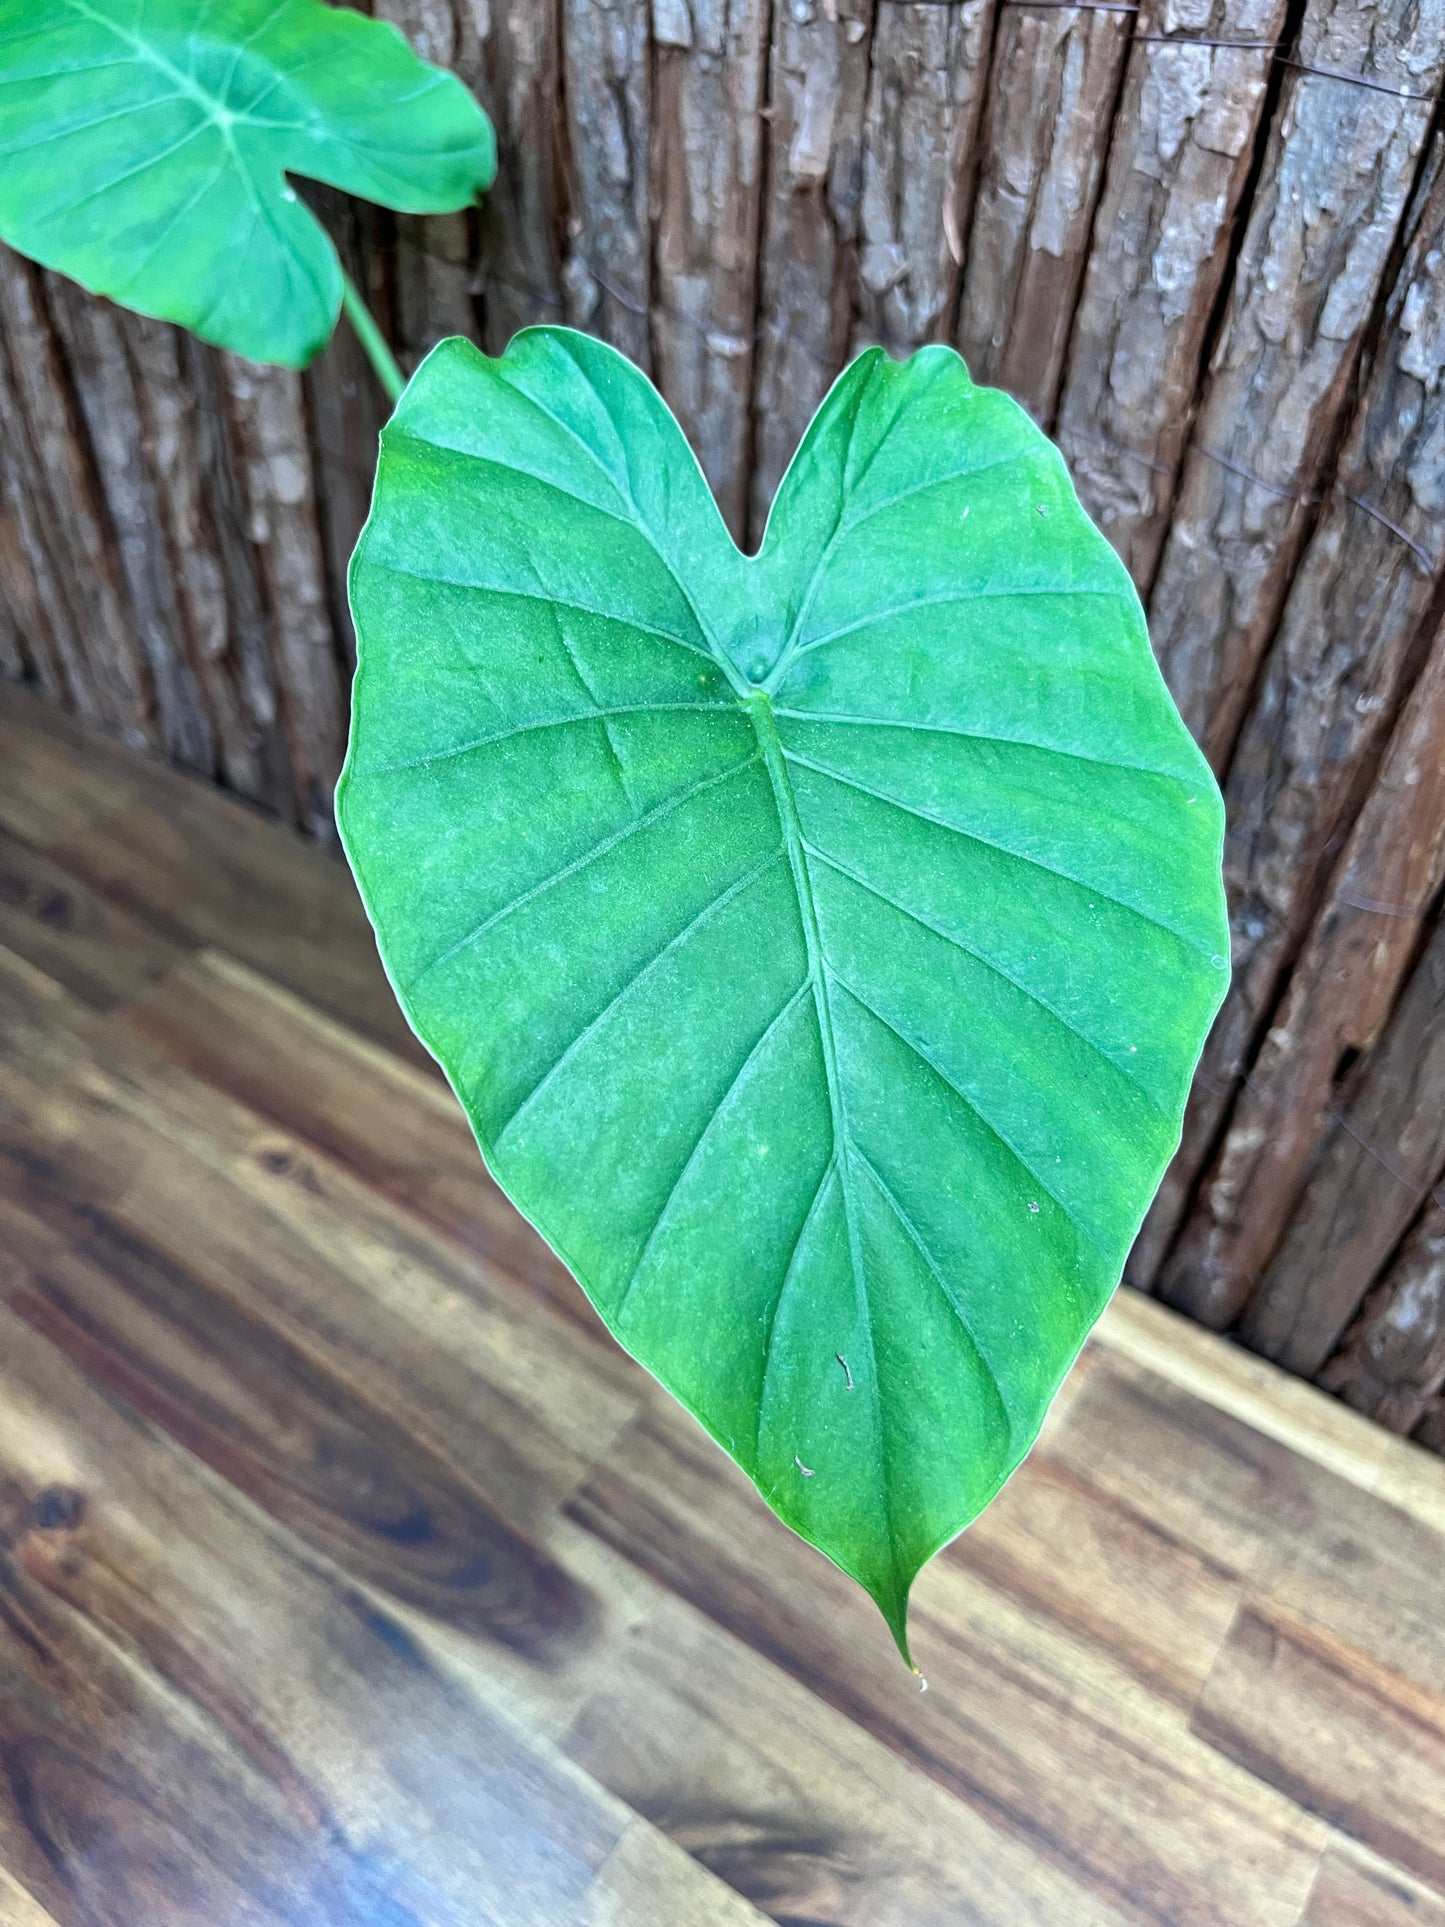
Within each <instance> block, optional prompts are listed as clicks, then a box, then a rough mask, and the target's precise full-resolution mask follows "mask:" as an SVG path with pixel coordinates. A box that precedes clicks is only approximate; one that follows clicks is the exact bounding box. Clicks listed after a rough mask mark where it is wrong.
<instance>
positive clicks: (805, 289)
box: [749, 0, 886, 542]
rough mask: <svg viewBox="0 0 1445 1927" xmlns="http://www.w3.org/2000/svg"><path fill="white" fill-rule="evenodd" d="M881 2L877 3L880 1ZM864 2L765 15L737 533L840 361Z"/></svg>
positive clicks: (862, 75)
mask: <svg viewBox="0 0 1445 1927" xmlns="http://www.w3.org/2000/svg"><path fill="white" fill-rule="evenodd" d="M885 4H886V0H885ZM872 24H873V6H872V4H871V0H841V4H836V3H835V4H828V5H824V6H821V7H819V6H814V5H812V4H811V0H809V4H806V5H803V6H781V7H774V9H773V37H772V45H771V48H770V50H769V56H768V60H769V66H768V123H767V134H766V141H767V153H766V164H765V169H764V183H765V186H764V199H763V215H762V259H761V266H760V270H759V285H758V316H757V363H756V370H755V375H754V382H753V404H752V405H753V449H752V471H753V472H752V495H751V506H750V510H749V533H750V536H751V539H752V540H753V541H754V542H756V541H758V540H760V539H761V536H762V531H763V525H764V523H765V522H766V520H767V514H768V509H769V508H770V506H771V504H772V500H773V496H774V494H775V493H776V491H777V486H778V483H779V482H780V481H781V480H782V475H783V470H784V469H785V468H786V467H787V465H788V463H789V462H790V461H791V460H792V457H793V451H794V450H795V449H796V448H797V446H798V443H799V442H800V441H801V440H802V438H803V431H804V429H805V428H806V427H807V425H808V423H809V421H810V420H811V419H812V416H813V411H814V410H815V409H816V408H817V406H818V403H819V402H820V401H821V400H822V398H823V395H824V393H825V392H826V390H827V388H828V386H829V384H830V383H831V381H832V380H833V378H834V376H835V375H837V374H838V372H839V371H840V370H841V368H842V367H843V364H844V362H845V361H846V360H847V358H848V343H849V335H850V332H851V328H852V322H853V303H852V288H851V285H850V284H851V282H852V280H853V278H854V276H855V275H856V270H857V252H858V234H859V229H858V218H859V201H860V194H861V168H862V154H863V146H862V144H863V104H864V99H865V97H866V94H867V89H868V66H869V51H870V49H869V34H870V29H871V27H872Z"/></svg>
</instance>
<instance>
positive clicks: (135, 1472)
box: [0, 1312, 749, 1927]
mask: <svg viewBox="0 0 1445 1927" xmlns="http://www.w3.org/2000/svg"><path fill="white" fill-rule="evenodd" d="M0 1332H3V1343H0V1360H3V1363H0V1379H3V1390H4V1396H3V1398H0V1478H3V1480H4V1489H5V1490H6V1491H7V1492H9V1493H10V1494H11V1495H12V1498H13V1500H15V1501H18V1503H17V1504H15V1505H14V1508H13V1513H12V1523H11V1536H12V1550H11V1551H10V1553H9V1554H8V1555H6V1557H5V1560H4V1564H3V1567H0V1570H3V1572H4V1574H5V1580H6V1592H5V1594H4V1595H0V1597H4V1598H5V1600H6V1604H7V1607H8V1608H9V1609H10V1611H11V1614H12V1625H18V1627H19V1628H20V1630H21V1632H22V1637H21V1638H19V1639H12V1640H10V1641H8V1642H7V1643H6V1644H5V1646H4V1647H3V1648H0V1667H3V1669H4V1673H5V1684H6V1686H7V1688H8V1690H7V1691H6V1692H4V1693H0V1721H3V1722H4V1726H5V1729H6V1732H5V1737H6V1740H7V1742H8V1743H9V1745H10V1748H11V1749H12V1750H11V1751H10V1755H9V1757H10V1759H11V1760H12V1762H13V1764H12V1771H11V1776H10V1779H9V1781H8V1782H7V1783H6V1795H5V1796H4V1797H6V1798H7V1799H8V1800H9V1801H10V1804H9V1805H8V1808H7V1809H6V1817H7V1818H11V1816H13V1815H14V1814H15V1805H14V1802H13V1794H11V1793H10V1792H9V1789H10V1788H13V1787H15V1785H16V1783H17V1779H18V1778H19V1776H20V1774H21V1773H27V1769H28V1773H27V1780H28V1788H27V1790H28V1791H29V1793H30V1797H29V1798H28V1800H27V1801H26V1802H25V1805H24V1806H23V1808H22V1810H21V1817H20V1819H19V1821H18V1823H16V1822H14V1821H12V1827H11V1829H10V1831H11V1836H12V1844H13V1841H14V1837H15V1836H17V1835H19V1836H22V1837H24V1836H27V1835H28V1839H29V1843H30V1844H29V1852H28V1854H27V1855H26V1856H25V1857H21V1858H19V1860H18V1865H19V1871H20V1877H21V1878H22V1879H24V1880H26V1883H27V1885H31V1886H33V1887H34V1888H35V1890H36V1891H37V1892H38V1893H39V1894H40V1895H41V1897H42V1898H43V1900H44V1901H45V1902H46V1904H52V1895H55V1896H57V1903H58V1904H57V1912H58V1917H59V1919H60V1921H61V1923H62V1927H72V1923H74V1927H80V1922H81V1920H82V1919H84V1920H85V1921H87V1922H88V1921H89V1920H92V1919H95V1918H106V1919H115V1920H125V1921H127V1922H129V1921H132V1920H134V1921H140V1920H144V1921H145V1922H146V1923H147V1927H149V1924H150V1923H152V1922H154V1923H156V1927H170V1923H172V1922H174V1923H176V1927H181V1923H184V1927H194V1923H195V1922H197V1921H201V1920H206V1921H211V1920H226V1921H228V1922H230V1921H237V1922H241V1923H245V1927H261V1924H262V1923H266V1927H283V1923H284V1927H343V1923H352V1922H355V1921H356V1920H357V1919H361V1918H365V1919H367V1920H372V1919H384V1920H386V1921H388V1922H393V1921H394V1922H397V1923H398V1927H424V1924H425V1923H431V1922H434V1921H442V1920H448V1921H449V1920H466V1921H498V1922H501V1921H507V1922H510V1921H514V1920H526V1921H527V1922H528V1923H529V1924H530V1923H533V1922H535V1923H537V1924H538V1927H576V1923H578V1922H583V1923H586V1922H589V1921H591V1922H595V1923H600V1922H604V1921H606V1920H607V1918H608V1911H607V1910H608V1909H609V1908H610V1909H611V1914H612V1918H613V1919H615V1918H616V1899H617V1894H618V1891H619V1888H620V1889H621V1890H622V1891H623V1892H625V1877H626V1868H625V1866H624V1867H619V1866H618V1865H617V1863H615V1862H614V1864H613V1871H612V1873H611V1874H609V1873H608V1862H609V1859H610V1857H611V1856H612V1855H613V1854H614V1853H615V1852H616V1851H617V1849H618V1847H619V1845H620V1844H621V1843H622V1841H623V1840H624V1837H625V1836H626V1834H627V1833H628V1832H629V1831H630V1830H635V1829H636V1828H637V1826H638V1822H637V1821H636V1820H635V1819H634V1818H633V1816H632V1815H630V1814H629V1813H628V1811H627V1809H626V1808H624V1807H623V1806H622V1805H621V1804H620V1803H619V1802H618V1801H617V1800H615V1799H614V1798H612V1797H610V1796H609V1795H607V1794H606V1793H604V1792H603V1791H602V1790H601V1789H600V1788H598V1787H597V1786H596V1785H595V1783H594V1782H592V1781H591V1780H590V1779H588V1778H587V1776H585V1775H584V1774H583V1773H582V1772H580V1771H579V1770H578V1768H577V1767H576V1766H575V1765H572V1764H569V1763H568V1762H567V1761H566V1760H565V1759H563V1758H561V1757H559V1756H558V1755H557V1754H556V1753H555V1751H554V1750H553V1749H551V1748H550V1747H548V1746H547V1745H546V1744H545V1743H544V1742H542V1741H539V1740H537V1739H534V1738H524V1737H523V1736H522V1735H521V1734H520V1733H519V1732H518V1730H517V1729H516V1728H515V1726H514V1725H512V1724H511V1723H510V1722H508V1721H506V1720H504V1719H501V1718H499V1717H498V1716H497V1714H496V1713H494V1712H493V1711H492V1710H490V1709H489V1708H488V1707H487V1706H486V1705H485V1704H484V1703H483V1702H482V1701H480V1700H479V1699H477V1698H476V1697H475V1695H473V1694H472V1693H471V1692H470V1691H468V1690H467V1689H466V1688H464V1687H462V1686H460V1685H459V1684H458V1683H457V1682H456V1680H455V1679H454V1678H451V1677H449V1676H448V1675H447V1674H446V1673H445V1672H444V1671H442V1670H441V1669H439V1668H438V1667H437V1666H436V1665H435V1664H434V1663H433V1662H432V1661H431V1660H430V1659H429V1658H428V1656H427V1654H426V1653H425V1652H424V1650H423V1649H422V1648H421V1647H420V1646H419V1645H418V1644H417V1643H416V1642H415V1641H414V1640H413V1639H411V1638H410V1637H409V1636H408V1634H407V1633H406V1632H405V1630H404V1629H403V1627H402V1626H401V1625H400V1624H399V1623H398V1622H397V1621H396V1620H394V1619H392V1618H391V1617H389V1616H388V1614H387V1613H386V1611H385V1610H383V1609H380V1608H378V1607H377V1606H376V1605H375V1604H374V1603H373V1602H372V1601H371V1600H370V1599H369V1598H368V1597H367V1596H366V1594H365V1593H364V1592H363V1591H362V1590H361V1589H359V1588H358V1586H357V1585H356V1584H355V1582H354V1581H352V1580H351V1579H349V1578H348V1576H347V1575H346V1574H344V1573H341V1572H338V1571H336V1570H335V1569H334V1568H333V1567H330V1566H328V1565H327V1564H325V1563H324V1562H318V1561H316V1560H314V1559H312V1558H310V1557H308V1556H307V1555H306V1554H305V1553H304V1552H303V1551H302V1550H301V1549H300V1548H299V1546H298V1545H297V1544H296V1542H295V1541H294V1540H292V1539H291V1538H290V1536H289V1535H288V1534H286V1533H285V1532H284V1531H281V1530H279V1529H276V1528H272V1527H270V1526H269V1525H268V1524H267V1523H266V1521H265V1520H264V1519H263V1518H262V1517H261V1516H260V1515H258V1514H256V1513H255V1512H254V1511H253V1509H252V1508H250V1507H249V1506H248V1505H247V1504H246V1502H245V1501H244V1500H241V1499H239V1498H237V1497H235V1496H234V1495H232V1494H230V1493H228V1492H227V1491H226V1490H225V1488H224V1487H223V1486H221V1485H220V1484H219V1483H218V1482H217V1481H215V1480H213V1479H210V1478H209V1477H207V1476H206V1475H204V1474H203V1473H201V1472H200V1471H199V1469H198V1468H197V1467H196V1466H195V1464H194V1462H193V1461H191V1460H190V1459H188V1457H187V1456H186V1455H185V1454H184V1453H181V1452H179V1451H177V1450H176V1449H174V1448H172V1447H168V1446H167V1444H166V1442H165V1441H163V1440H161V1439H159V1438H158V1437H157V1436H156V1435H155V1433H154V1432H152V1431H151V1429H150V1428H149V1427H148V1426H146V1425H145V1424H144V1422H143V1421H140V1420H137V1419H136V1418H134V1417H133V1416H131V1415H129V1414H126V1413H123V1412H122V1411H120V1410H118V1409H117V1408H116V1407H115V1406H113V1405H111V1404H110V1403H108V1402H107V1401H106V1400H104V1399H102V1398H100V1397H99V1396H98V1395H97V1394H96V1393H95V1392H94V1391H93V1390H92V1389H91V1388H90V1387H89V1386H87V1385H86V1383H85V1382H84V1380H83V1379H82V1378H81V1377H80V1375H79V1374H78V1373H76V1372H75V1371H74V1369H73V1368H72V1367H71V1366H70V1365H69V1364H67V1363H66V1362H65V1361H64V1360H62V1359H61V1358H60V1357H59V1355H58V1354H57V1353H55V1352H53V1351H52V1350H51V1349H50V1348H49V1347H48V1346H46V1345H44V1344H43V1343H42V1342H41V1341H40V1340H39V1339H37V1338H36V1337H35V1336H34V1335H33V1334H32V1333H29V1332H27V1331H26V1329H25V1328H24V1326H23V1325H20V1324H18V1323H16V1322H15V1321H14V1320H13V1319H11V1318H10V1317H9V1315H8V1314H6V1313H3V1312H0ZM16 1515H18V1516H16ZM22 1784H25V1783H24V1782H22ZM37 1836H38V1837H37ZM628 1853H629V1856H638V1854H639V1849H638V1847H637V1845H636V1843H634V1844H633V1845H632V1846H631V1847H630V1848H629V1849H628ZM650 1858H651V1861H652V1865H653V1867H654V1868H655V1869H657V1870H658V1871H659V1872H660V1873H665V1872H666V1870H667V1869H668V1868H669V1867H675V1866H676V1861H675V1860H674V1859H672V1857H671V1856H669V1855H668V1854H667V1853H666V1852H661V1853H654V1854H652V1855H651V1856H650ZM12 1864H15V1863H14V1862H12ZM32 1871H34V1872H35V1873H36V1875H37V1878H35V1879H34V1880H31V1879H30V1878H29V1876H30V1875H31V1873H32ZM41 1877H43V1884H42V1878H41ZM679 1891H680V1893H681V1894H682V1895H687V1894H689V1893H690V1894H693V1895H696V1896H699V1899H700V1905H699V1910H698V1913H697V1915H696V1918H697V1919H698V1920H699V1921H700V1922H707V1921H709V1920H711V1919H714V1918H716V1919H717V1920H718V1921H719V1922H735V1921H738V1920H739V1919H741V1920H746V1919H747V1918H749V1916H748V1914H747V1913H746V1912H742V1913H739V1910H738V1909H736V1908H732V1907H731V1903H730V1902H729V1901H728V1899H727V1897H726V1896H725V1895H721V1894H718V1893H717V1890H716V1889H715V1888H713V1887H712V1886H711V1884H710V1883H706V1884H705V1883H704V1880H703V1877H701V1876H699V1875H698V1873H697V1871H696V1870H695V1869H689V1870H687V1871H686V1873H685V1876H684V1878H683V1880H682V1881H681V1883H680V1887H679ZM72 1896H73V1897H74V1898H73V1900H72ZM664 1897H665V1896H661V1895H660V1896H659V1899H661V1898H664ZM674 1918H679V1919H685V1918H688V1916H686V1915H682V1914H678V1915H675V1916H674Z"/></svg>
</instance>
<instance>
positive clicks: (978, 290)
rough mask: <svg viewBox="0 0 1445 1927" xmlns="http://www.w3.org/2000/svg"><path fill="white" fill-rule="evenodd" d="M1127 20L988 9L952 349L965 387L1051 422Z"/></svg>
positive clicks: (1065, 11) (1065, 10)
mask: <svg viewBox="0 0 1445 1927" xmlns="http://www.w3.org/2000/svg"><path fill="white" fill-rule="evenodd" d="M1133 28H1134V21H1133V19H1132V18H1131V16H1130V15H1129V14H1128V13H1126V12H1122V11H1120V12H1106V11H1101V10H1096V9H1090V10H1080V9H1075V8H1072V7H1046V8H1034V7H1030V6H1028V5H1026V4H1025V5H1013V6H1006V7H1003V8H1001V9H1000V11H999V15H998V27H997V30H996V36H995V40H994V50H993V64H992V67H991V70H990V77H989V87H988V107H987V111H986V115H985V120H984V127H983V134H982V137H981V151H982V157H983V158H982V161H981V164H980V167H979V181H978V191H977V195H976V198H975V200H974V206H973V219H972V222H971V223H970V226H969V238H968V265H967V268H966V269H965V271H964V276H963V290H962V302H961V305H960V309H959V319H958V347H959V352H960V353H961V354H962V356H963V358H964V360H965V361H966V362H967V363H968V367H969V372H970V373H971V374H972V376H973V378H974V380H975V381H978V382H987V383H989V384H991V385H993V386H996V387H999V388H1005V389H1007V390H1008V392H1009V394H1011V395H1012V396H1014V398H1015V399H1016V400H1018V401H1021V402H1022V403H1023V405H1024V407H1025V408H1027V409H1028V411H1029V413H1030V414H1031V415H1033V416H1034V417H1035V418H1036V419H1037V420H1038V421H1041V422H1044V423H1048V422H1051V421H1052V420H1053V416H1054V409H1055V406H1056V404H1057V401H1058V396H1059V384H1060V382H1061V381H1062V380H1063V374H1064V354H1065V351H1066V349H1067V347H1068V341H1069V329H1070V326H1071V325H1072V322H1073V318H1074V309H1075V307H1076V305H1077V303H1078V298H1079V290H1080V288H1081V286H1082V284H1083V279H1084V267H1085V263H1086V261H1087V259H1088V252H1089V236H1090V232H1091V230H1092V228H1093V224H1094V211H1095V208H1096V206H1097V204H1098V199H1099V193H1100V189H1101V187H1102V185H1103V178H1104V161H1105V157H1106V155H1107V153H1108V146H1109V136H1110V131H1111V114H1110V112H1109V108H1110V107H1111V106H1112V103H1113V102H1114V100H1115V98H1116V97H1117V94H1118V91H1119V81H1120V77H1121V75H1122V73H1123V68H1124V60H1125V56H1126V54H1127V53H1128V50H1129V41H1130V38H1131V36H1132V32H1133Z"/></svg>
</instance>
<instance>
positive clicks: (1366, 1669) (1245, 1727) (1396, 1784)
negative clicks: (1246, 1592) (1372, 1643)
mask: <svg viewBox="0 0 1445 1927" xmlns="http://www.w3.org/2000/svg"><path fill="white" fill-rule="evenodd" d="M1194 1730H1195V1732H1197V1733H1199V1734H1201V1735H1203V1736H1204V1737H1205V1738H1206V1739H1208V1740H1209V1742H1210V1743H1211V1744H1212V1745H1214V1746H1217V1747H1219V1748H1220V1749H1221V1750H1222V1751H1223V1752H1225V1753H1227V1754H1228V1755H1229V1757H1230V1758H1231V1759H1233V1760H1237V1761H1238V1762H1239V1763H1240V1764H1241V1765H1242V1766H1245V1767H1247V1768H1248V1770H1249V1771H1250V1772H1251V1773H1253V1774H1255V1775H1257V1776H1258V1777H1259V1778H1260V1779H1263V1780H1266V1781H1268V1782H1269V1783H1270V1784H1271V1785H1273V1786H1277V1787H1279V1788H1280V1789H1281V1790H1282V1791H1284V1792H1286V1793H1288V1794H1289V1796H1290V1797H1291V1798H1292V1799H1294V1800H1296V1801H1298V1803H1299V1804H1300V1805H1301V1806H1302V1807H1304V1808H1306V1809H1307V1810H1308V1811H1310V1812H1312V1813H1318V1814H1320V1815H1322V1816H1323V1817H1324V1818H1326V1819H1328V1820H1329V1821H1330V1822H1331V1823H1332V1824H1333V1825H1334V1826H1336V1827H1338V1828H1340V1830H1341V1831H1342V1832H1344V1833H1346V1834H1348V1835H1349V1836H1350V1837H1351V1838H1353V1839H1356V1840H1360V1841H1362V1842H1363V1843H1364V1844H1365V1845H1366V1846H1369V1847H1372V1848H1373V1849H1374V1850H1375V1851H1376V1852H1377V1853H1380V1854H1382V1855H1384V1856H1386V1857H1387V1858H1388V1859H1390V1860H1392V1861H1394V1862H1396V1863H1397V1864H1398V1865H1399V1866H1401V1867H1403V1868H1404V1869H1405V1871H1406V1872H1407V1873H1411V1874H1414V1875H1415V1876H1416V1877H1417V1878H1419V1879H1421V1880H1424V1881H1427V1882H1429V1883H1430V1884H1432V1885H1434V1886H1437V1887H1439V1886H1441V1885H1442V1884H1445V1698H1442V1697H1441V1695H1440V1694H1439V1692H1438V1691H1436V1692H1434V1693H1429V1692H1425V1691H1422V1690H1421V1689H1420V1688H1418V1687H1416V1686H1413V1685H1411V1684H1410V1683H1409V1682H1407V1681H1404V1680H1400V1679H1397V1678H1395V1677H1393V1676H1392V1675H1391V1674H1389V1673H1388V1672H1386V1671H1385V1670H1384V1669H1383V1668H1376V1667H1372V1666H1370V1665H1369V1663H1368V1662H1367V1661H1366V1660H1365V1659H1364V1657H1363V1655H1362V1654H1360V1653H1359V1652H1357V1651H1355V1650H1354V1649H1353V1648H1351V1647H1348V1646H1342V1645H1341V1644H1340V1643H1339V1642H1337V1641H1332V1640H1330V1639H1328V1638H1325V1637H1323V1636H1322V1635H1321V1634H1320V1633H1319V1632H1318V1631H1316V1630H1314V1629H1310V1628H1305V1627H1302V1626H1300V1625H1298V1624H1292V1623H1290V1622H1288V1621H1284V1620H1281V1619H1279V1618H1277V1617H1275V1616H1272V1615H1266V1614H1264V1613H1261V1612H1258V1611H1256V1610H1253V1609H1248V1608H1247V1609H1246V1610H1245V1611H1243V1612H1241V1614H1240V1616H1239V1620H1238V1623H1237V1624H1236V1625H1235V1627H1234V1628H1233V1630H1232V1632H1231V1634H1230V1637H1229V1640H1228V1642H1227V1643H1226V1645H1225V1648H1224V1651H1223V1652H1222V1653H1221V1655H1220V1657H1219V1659H1218V1660H1217V1661H1216V1663H1215V1666H1214V1670H1213V1672H1212V1673H1211V1675H1210V1678H1209V1684H1208V1685H1207V1686H1206V1688H1205V1690H1204V1693H1203V1695H1202V1696H1201V1698H1200V1702H1199V1706H1198V1708H1197V1710H1196V1712H1195V1716H1194Z"/></svg>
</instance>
